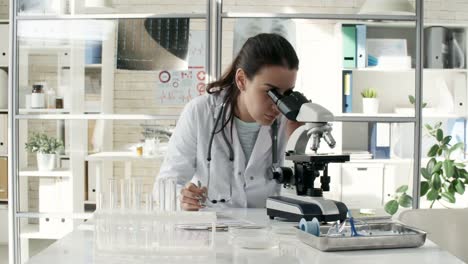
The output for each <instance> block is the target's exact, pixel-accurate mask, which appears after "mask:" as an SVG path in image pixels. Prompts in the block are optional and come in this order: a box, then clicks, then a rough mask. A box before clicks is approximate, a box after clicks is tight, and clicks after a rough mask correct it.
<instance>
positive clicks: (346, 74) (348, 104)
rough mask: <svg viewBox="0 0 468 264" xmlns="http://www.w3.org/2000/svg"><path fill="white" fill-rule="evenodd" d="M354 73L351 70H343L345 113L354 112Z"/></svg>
mask: <svg viewBox="0 0 468 264" xmlns="http://www.w3.org/2000/svg"><path fill="white" fill-rule="evenodd" d="M352 76H353V74H352V72H351V71H343V113H352V112H353V96H352V94H353V93H352V89H353V88H352V86H353V77H352Z"/></svg>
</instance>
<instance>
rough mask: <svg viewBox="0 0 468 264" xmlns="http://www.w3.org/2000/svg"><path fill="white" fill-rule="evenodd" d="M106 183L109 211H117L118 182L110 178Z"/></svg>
mask: <svg viewBox="0 0 468 264" xmlns="http://www.w3.org/2000/svg"><path fill="white" fill-rule="evenodd" d="M107 183H108V186H109V209H117V208H118V201H119V186H118V180H117V179H115V178H110V179H109V180H108V182H107Z"/></svg>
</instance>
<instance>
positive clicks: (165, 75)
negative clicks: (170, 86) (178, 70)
mask: <svg viewBox="0 0 468 264" xmlns="http://www.w3.org/2000/svg"><path fill="white" fill-rule="evenodd" d="M170 80H171V74H170V73H169V72H168V71H161V72H160V73H159V81H160V82H161V83H167V82H169V81H170Z"/></svg>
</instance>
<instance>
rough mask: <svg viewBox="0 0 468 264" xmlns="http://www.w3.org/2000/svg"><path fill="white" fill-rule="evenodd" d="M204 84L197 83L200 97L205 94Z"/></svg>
mask: <svg viewBox="0 0 468 264" xmlns="http://www.w3.org/2000/svg"><path fill="white" fill-rule="evenodd" d="M205 86H206V85H205V83H198V84H197V91H198V94H199V95H202V94H204V93H205Z"/></svg>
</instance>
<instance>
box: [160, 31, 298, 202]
mask: <svg viewBox="0 0 468 264" xmlns="http://www.w3.org/2000/svg"><path fill="white" fill-rule="evenodd" d="M298 67H299V60H298V58H297V55H296V52H295V50H294V48H293V47H292V46H291V44H290V43H289V42H288V41H287V40H286V39H285V38H283V37H281V36H279V35H277V34H259V35H257V36H255V37H251V38H249V39H248V40H247V41H246V43H245V44H244V46H243V47H242V49H241V50H240V51H239V53H238V55H237V57H236V58H235V59H234V61H233V62H232V65H231V66H230V67H229V69H228V70H227V71H226V72H225V73H224V74H223V76H222V77H221V79H220V80H218V81H215V82H213V83H211V84H209V85H208V86H207V92H208V94H206V95H203V96H200V97H197V98H195V99H193V100H192V101H190V102H189V103H188V104H187V105H186V106H185V108H184V110H183V111H182V114H181V116H180V119H179V120H178V122H177V126H176V128H175V131H174V133H173V135H172V137H171V139H170V141H169V149H168V152H167V155H166V157H165V160H164V162H163V164H162V166H161V170H160V173H159V177H177V181H178V183H179V184H182V185H184V188H183V189H182V190H181V191H180V196H179V198H180V199H179V201H180V206H181V208H182V209H184V210H198V209H200V208H202V207H204V206H205V204H207V205H208V206H226V207H265V205H266V199H267V198H268V197H269V196H272V195H277V194H279V190H280V185H279V184H277V183H276V181H275V180H273V179H272V171H271V165H272V139H271V127H270V126H271V124H272V123H273V122H274V121H275V120H277V122H278V128H279V129H278V150H277V151H278V153H277V154H278V157H279V159H280V164H281V163H282V161H283V159H284V150H285V146H286V143H287V137H288V136H289V135H290V134H291V133H292V132H293V131H294V129H296V128H297V127H298V126H299V124H298V123H295V122H290V121H288V120H287V119H285V118H284V116H282V115H280V112H279V111H278V109H277V107H276V106H275V104H274V103H273V101H272V100H271V99H270V97H269V96H268V95H267V91H268V90H270V89H272V87H276V88H277V89H278V90H279V92H280V93H284V92H285V91H287V90H290V89H293V88H294V85H295V82H296V75H297V70H298ZM218 119H219V120H221V121H218V122H217V120H218ZM215 126H216V129H215V130H214V127H215ZM213 132H214V135H213V138H212V144H211V150H210V140H211V136H212V133H213ZM210 158H211V159H210ZM210 160H211V161H210ZM205 201H206V203H204V202H205Z"/></svg>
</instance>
